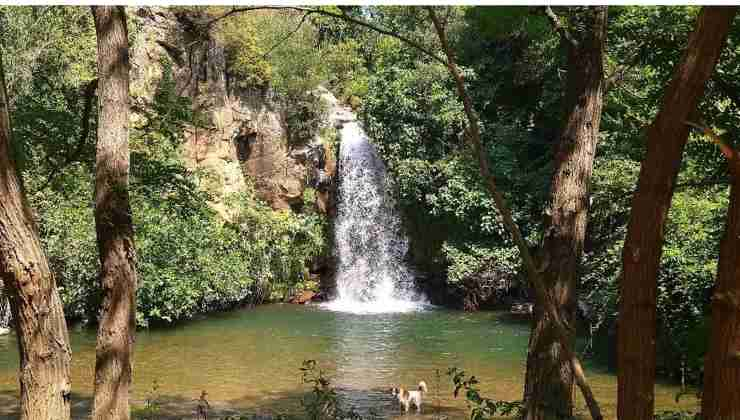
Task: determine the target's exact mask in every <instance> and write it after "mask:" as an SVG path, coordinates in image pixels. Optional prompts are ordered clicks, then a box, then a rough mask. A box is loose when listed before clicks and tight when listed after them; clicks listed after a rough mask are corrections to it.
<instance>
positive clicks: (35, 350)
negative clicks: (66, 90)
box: [0, 56, 72, 420]
mask: <svg viewBox="0 0 740 420" xmlns="http://www.w3.org/2000/svg"><path fill="white" fill-rule="evenodd" d="M0 83H1V84H2V85H1V86H0V279H2V281H3V283H4V287H5V288H6V292H7V294H8V297H9V299H10V306H11V311H12V313H13V323H14V325H15V330H16V334H17V335H18V352H19V354H20V372H19V379H20V388H21V396H20V397H21V398H20V405H21V407H20V409H21V410H20V411H21V417H20V418H21V420H40V419H43V420H68V419H69V416H70V401H69V398H70V391H71V388H70V387H71V385H70V381H69V365H70V360H71V356H72V352H71V350H70V348H69V336H68V334H67V324H66V323H65V320H64V313H63V311H62V302H61V300H60V299H59V294H58V292H57V286H56V281H55V280H54V276H53V275H52V273H51V271H50V270H49V263H48V261H47V259H46V255H44V251H43V250H42V248H41V241H40V240H39V236H38V230H37V228H36V222H35V221H34V216H33V213H32V212H31V209H30V208H29V206H28V203H27V202H26V199H25V196H24V191H23V186H22V185H21V179H20V178H19V176H18V172H17V170H16V166H15V162H14V161H13V158H12V153H11V150H12V148H11V138H10V137H11V131H10V118H9V115H8V105H7V104H8V99H7V93H6V90H5V77H4V73H3V69H2V56H0Z"/></svg>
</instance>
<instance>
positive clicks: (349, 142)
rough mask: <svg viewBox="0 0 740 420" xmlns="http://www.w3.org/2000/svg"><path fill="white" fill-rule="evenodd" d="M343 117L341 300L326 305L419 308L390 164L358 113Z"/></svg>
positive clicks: (338, 228) (338, 226) (338, 225)
mask: <svg viewBox="0 0 740 420" xmlns="http://www.w3.org/2000/svg"><path fill="white" fill-rule="evenodd" d="M335 115H337V113H335ZM340 115H341V116H342V117H343V118H344V121H343V122H344V123H343V124H342V128H341V131H340V140H341V143H340V147H339V166H338V177H339V202H338V206H337V218H336V221H335V228H334V238H335V242H336V255H337V261H338V264H337V277H336V281H337V298H336V299H335V300H334V301H332V302H329V303H328V304H327V305H326V306H327V307H328V308H330V309H334V310H342V311H351V312H405V311H412V310H418V309H420V308H422V307H423V306H424V305H425V302H426V300H425V298H424V297H423V296H422V295H421V294H419V293H417V292H416V291H415V289H414V282H413V279H414V276H413V271H412V270H411V269H410V268H409V267H408V265H407V264H406V262H405V257H406V253H407V252H408V240H407V238H406V236H405V235H404V234H403V229H402V223H401V218H400V216H399V215H398V210H397V208H396V202H395V200H394V199H393V197H392V195H391V194H389V193H388V188H387V185H386V183H387V179H386V169H385V165H384V164H383V161H382V160H381V159H380V157H379V156H378V153H377V151H376V150H375V147H374V146H373V144H372V143H371V142H370V141H369V139H368V138H367V136H366V135H365V133H364V131H363V130H362V127H361V126H360V124H359V123H358V122H357V121H355V120H354V116H353V115H352V114H351V113H350V112H348V111H346V110H342V111H340Z"/></svg>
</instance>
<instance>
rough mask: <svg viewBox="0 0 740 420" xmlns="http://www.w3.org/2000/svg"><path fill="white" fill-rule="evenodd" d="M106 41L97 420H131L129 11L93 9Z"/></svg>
mask: <svg viewBox="0 0 740 420" xmlns="http://www.w3.org/2000/svg"><path fill="white" fill-rule="evenodd" d="M92 12H93V16H94V18H95V30H96V34H97V41H98V89H99V91H98V92H99V101H98V104H99V105H98V109H99V113H98V142H97V148H96V167H95V170H96V173H95V227H96V232H97V237H98V250H99V253H100V265H101V272H100V284H101V288H102V291H103V303H102V308H101V311H100V320H99V322H100V325H99V327H98V342H97V347H96V358H95V397H94V402H93V419H95V420H121V419H125V420H128V419H129V418H130V408H129V389H130V387H131V379H132V357H133V345H134V336H135V332H136V322H135V316H136V268H135V248H134V239H133V226H132V225H133V223H132V218H131V205H130V203H129V188H128V175H129V143H128V130H129V69H130V64H129V54H128V31H127V28H126V12H125V9H124V7H123V6H106V7H96V6H93V8H92Z"/></svg>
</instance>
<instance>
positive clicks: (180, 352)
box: [0, 305, 696, 419]
mask: <svg viewBox="0 0 740 420" xmlns="http://www.w3.org/2000/svg"><path fill="white" fill-rule="evenodd" d="M70 335H71V340H72V349H73V367H72V371H73V372H72V376H73V379H72V380H73V390H74V394H73V403H74V404H73V411H74V413H75V415H76V416H78V417H80V418H81V417H82V416H84V415H85V414H86V412H87V410H89V398H90V396H91V394H92V378H93V369H94V364H95V331H94V330H91V329H85V328H73V329H72V330H71V331H70ZM528 335H529V325H528V323H527V322H524V321H517V320H515V319H512V318H511V317H510V316H509V315H508V314H506V313H501V312H480V313H465V312H457V311H449V310H442V309H439V310H428V311H423V312H412V313H399V314H372V315H359V314H350V313H340V312H331V311H328V310H325V309H322V308H319V307H317V306H296V305H265V306H260V307H257V308H255V309H248V310H239V311H233V312H229V313H223V314H214V315H210V316H208V317H207V318H206V319H203V320H198V321H192V322H188V323H184V324H181V325H177V326H175V327H172V328H167V329H152V330H144V331H139V332H138V335H137V342H136V353H135V372H134V375H135V377H134V381H135V386H134V391H133V398H134V400H135V402H136V404H137V405H143V401H144V400H145V399H146V398H147V396H148V394H149V393H150V392H151V389H152V386H153V384H154V383H155V381H156V384H157V391H156V395H157V397H158V399H159V401H161V404H162V406H163V408H162V409H163V412H167V413H169V414H172V416H173V417H177V418H179V416H187V415H190V413H191V411H192V409H193V407H194V404H195V403H194V402H193V399H195V398H197V397H198V396H199V395H200V392H201V391H202V390H206V391H207V392H208V395H209V400H210V401H211V403H212V405H213V406H214V410H216V411H217V412H219V413H228V412H232V411H243V412H250V413H255V412H276V411H277V412H287V411H292V410H298V409H299V408H300V398H301V396H302V395H303V393H304V392H305V391H306V390H307V387H306V386H305V385H302V384H301V379H300V371H299V368H300V366H301V363H302V361H303V360H306V359H315V360H317V361H318V363H319V365H320V366H321V367H322V368H323V369H324V370H325V371H326V373H327V375H328V376H329V377H330V378H331V379H332V381H333V384H334V385H335V386H336V387H338V389H339V391H340V395H341V396H342V397H343V399H344V400H345V401H346V403H347V404H349V405H353V406H355V407H357V408H358V409H359V410H360V411H367V410H368V409H370V408H373V409H374V410H376V411H377V412H379V413H380V414H382V415H383V416H385V417H389V418H393V417H395V416H398V415H400V412H399V407H398V406H397V404H395V403H394V401H393V399H392V398H391V396H390V393H389V389H390V387H391V386H394V385H403V386H406V387H410V386H413V385H414V384H415V383H417V382H418V381H419V380H425V381H426V382H427V383H428V385H429V388H430V389H429V391H430V393H429V394H428V395H427V396H426V401H425V402H426V404H427V406H426V407H425V412H426V415H425V416H421V417H429V416H430V415H431V414H434V412H435V411H437V410H439V412H441V413H442V414H443V415H445V416H447V417H448V418H451V419H456V418H465V415H466V412H467V411H466V406H465V402H464V401H462V400H460V399H453V398H452V395H451V394H452V386H451V382H450V380H449V378H448V377H447V376H446V375H445V373H446V371H447V369H448V368H449V367H450V366H457V367H460V368H463V369H465V370H466V371H467V372H470V373H473V374H475V375H476V376H477V377H478V378H479V379H480V380H481V389H482V391H483V394H484V395H486V396H490V397H495V398H499V399H507V400H509V399H511V400H513V399H520V398H521V392H522V381H523V375H524V365H525V358H526V349H527V340H528ZM587 367H588V366H587ZM17 369H18V355H17V347H16V342H15V337H14V336H13V335H9V336H4V337H0V418H13V416H14V414H15V412H16V411H17V393H18V386H17V377H16V371H17ZM438 370H439V372H440V373H441V377H440V378H439V380H438V379H437V375H436V372H437V371H438ZM587 373H588V376H589V380H590V381H591V383H592V386H593V388H594V392H595V394H596V396H597V398H598V399H599V401H600V402H601V404H602V407H603V410H604V411H605V413H606V414H607V418H614V417H615V415H614V412H615V405H616V402H615V401H616V392H617V388H616V377H615V376H614V375H612V374H609V373H605V372H603V371H602V370H600V369H594V368H593V367H591V368H589V369H588V372H587ZM676 391H677V389H676V388H674V387H669V386H662V385H661V386H658V387H656V394H657V395H656V398H657V400H656V406H657V407H658V408H659V409H661V410H662V409H677V408H680V407H682V408H693V407H695V405H696V402H695V401H693V400H690V399H682V400H681V403H680V404H681V405H678V404H676V403H675V402H674V400H673V396H674V394H675V393H676ZM578 408H579V411H582V412H584V413H585V404H584V403H583V401H582V399H580V398H579V400H578ZM414 416H415V415H414ZM163 418H166V417H165V416H163Z"/></svg>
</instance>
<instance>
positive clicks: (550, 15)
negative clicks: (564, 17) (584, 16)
mask: <svg viewBox="0 0 740 420" xmlns="http://www.w3.org/2000/svg"><path fill="white" fill-rule="evenodd" d="M545 16H547V19H548V20H549V21H550V24H551V25H552V27H553V28H554V29H555V30H556V31H557V32H558V33H559V34H560V36H561V37H563V39H565V40H566V41H567V42H568V43H569V44H570V45H571V46H572V47H578V41H576V39H575V38H574V37H573V34H571V33H570V31H568V28H566V27H565V26H563V24H562V23H561V22H560V18H559V17H558V15H556V14H555V12H554V11H553V10H552V7H550V6H547V7H545Z"/></svg>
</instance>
